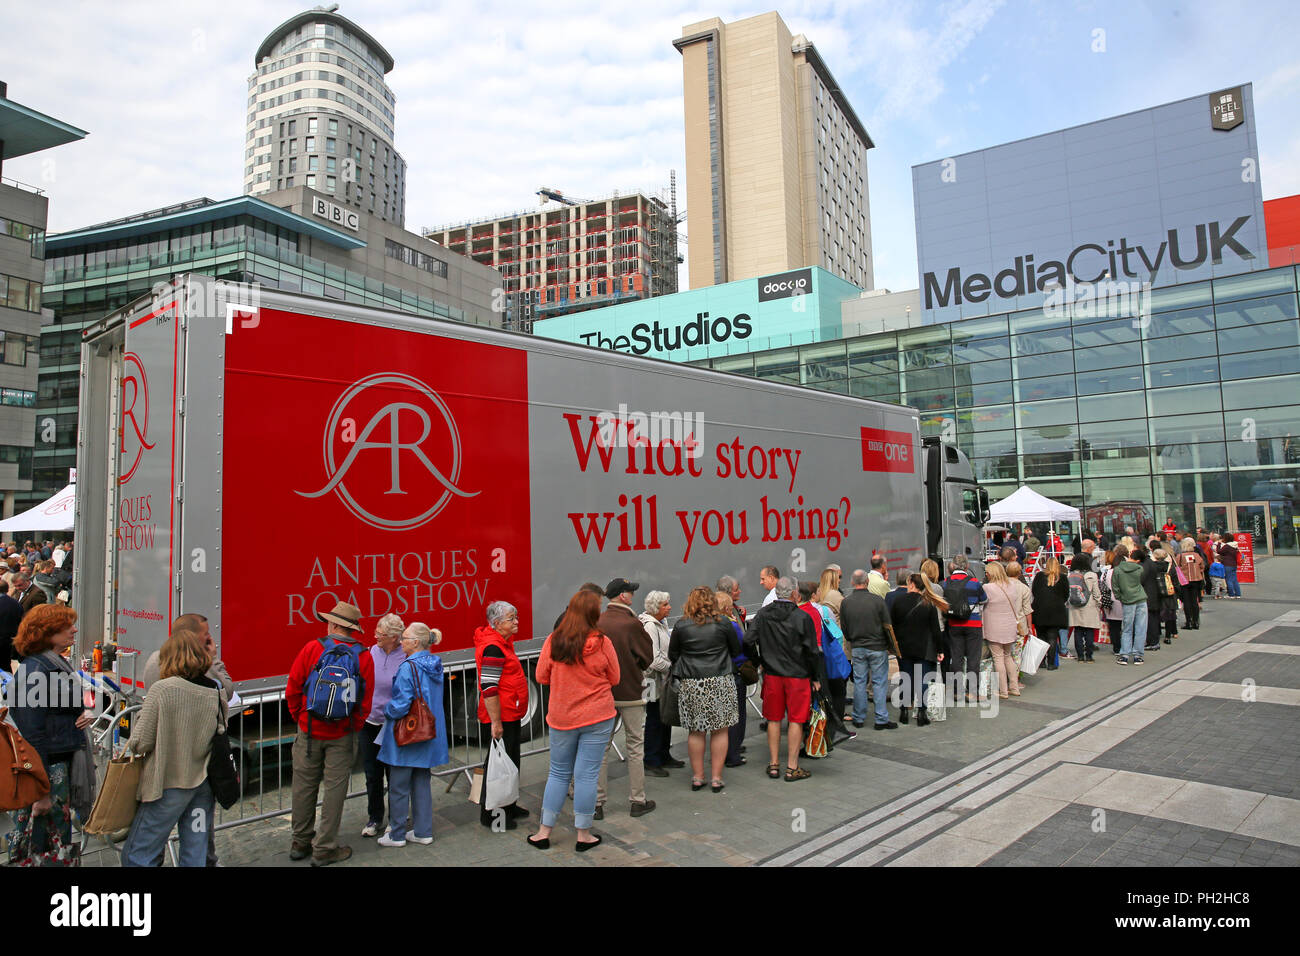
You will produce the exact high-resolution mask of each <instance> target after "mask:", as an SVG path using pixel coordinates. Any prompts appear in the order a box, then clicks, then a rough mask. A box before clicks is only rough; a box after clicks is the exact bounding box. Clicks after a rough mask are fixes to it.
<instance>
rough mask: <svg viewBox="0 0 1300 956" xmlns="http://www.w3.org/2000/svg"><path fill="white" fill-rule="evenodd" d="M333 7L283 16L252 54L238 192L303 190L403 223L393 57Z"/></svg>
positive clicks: (256, 193) (403, 165) (402, 169)
mask: <svg viewBox="0 0 1300 956" xmlns="http://www.w3.org/2000/svg"><path fill="white" fill-rule="evenodd" d="M337 9H338V4H337V3H336V4H333V5H332V6H330V7H328V8H326V7H315V8H314V9H311V10H308V11H306V12H305V13H300V14H298V15H297V16H294V17H290V18H289V19H288V20H286V21H285V22H284V23H282V24H280V25H279V26H278V27H276V28H275V29H274V30H272V31H271V32H270V33H269V34H267V37H266V39H265V40H263V41H262V45H261V46H260V47H258V48H257V55H256V57H255V62H256V64H257V70H256V72H255V73H253V75H252V76H250V77H249V78H248V129H247V143H246V149H245V150H244V163H245V165H244V193H245V194H247V195H250V196H261V195H263V194H265V193H268V192H272V191H278V190H281V189H293V188H294V187H296V186H306V187H308V188H309V189H315V190H317V191H318V192H322V193H325V194H327V195H329V196H331V197H332V198H334V200H335V201H336V202H341V203H346V204H347V205H348V206H349V207H351V208H353V209H356V210H358V211H362V212H365V213H367V214H369V215H371V216H375V217H377V218H379V219H382V220H384V221H385V222H391V223H395V224H396V225H399V226H400V225H403V223H404V222H405V220H406V160H404V159H402V157H401V154H400V153H398V152H397V147H396V146H395V145H394V143H393V125H394V118H393V112H394V110H395V108H396V102H397V101H396V98H395V97H394V96H393V91H392V90H390V89H389V88H388V84H387V83H386V82H384V76H385V74H387V73H388V72H389V71H390V70H392V68H393V58H392V56H391V55H390V54H389V52H388V51H387V50H385V49H384V48H383V47H382V46H381V45H380V44H379V42H378V41H377V40H375V38H374V37H372V36H371V35H370V34H368V33H367V32H366V31H365V30H363V29H361V27H359V26H357V25H356V24H355V23H353V22H352V21H351V20H348V19H346V18H344V17H341V16H339V15H338V14H337V13H336V12H335V11H336V10H337Z"/></svg>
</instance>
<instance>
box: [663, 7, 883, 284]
mask: <svg viewBox="0 0 1300 956" xmlns="http://www.w3.org/2000/svg"><path fill="white" fill-rule="evenodd" d="M673 46H675V47H676V48H677V50H678V51H679V52H680V53H681V54H682V73H683V81H684V87H685V111H686V209H687V230H686V231H687V235H689V236H690V241H691V246H690V248H691V255H690V284H691V288H693V289H698V288H700V287H702V286H708V285H716V284H720V283H723V282H732V281H735V280H738V279H750V278H754V277H756V276H762V275H769V274H772V273H780V272H783V271H786V270H790V269H798V268H804V267H808V266H820V267H821V268H823V269H826V270H827V271H828V272H831V273H833V274H835V275H837V276H839V277H841V278H842V279H846V280H848V281H849V282H852V283H853V284H854V285H857V286H858V287H859V288H863V289H870V288H872V287H873V284H874V279H873V276H872V268H873V259H872V257H871V217H870V211H869V205H868V200H867V150H869V149H871V147H872V146H873V145H874V144H873V143H872V142H871V137H870V136H868V135H867V130H866V128H865V127H864V126H863V125H862V121H861V120H859V119H858V117H857V114H856V113H854V112H853V107H852V106H850V105H849V102H848V100H847V99H846V98H845V96H844V92H843V91H842V90H841V89H840V86H839V84H838V83H837V82H836V81H835V77H834V76H832V75H831V72H830V70H829V69H827V67H826V64H825V63H824V62H823V61H822V58H821V56H820V55H819V54H818V53H817V50H816V48H815V47H814V46H813V45H812V44H811V43H809V42H808V39H807V38H806V37H805V36H803V35H802V34H800V35H797V36H793V35H791V33H790V30H789V28H788V27H787V26H786V25H785V23H784V22H783V21H782V19H781V17H780V15H779V14H777V13H775V12H773V13H764V14H761V15H759V16H756V17H750V18H749V19H747V20H738V21H736V22H735V23H723V22H722V21H721V20H719V19H717V18H716V17H715V18H713V19H711V20H705V21H703V22H701V23H693V24H691V25H689V26H687V27H685V28H683V30H682V35H681V37H680V38H679V39H677V40H674V41H673Z"/></svg>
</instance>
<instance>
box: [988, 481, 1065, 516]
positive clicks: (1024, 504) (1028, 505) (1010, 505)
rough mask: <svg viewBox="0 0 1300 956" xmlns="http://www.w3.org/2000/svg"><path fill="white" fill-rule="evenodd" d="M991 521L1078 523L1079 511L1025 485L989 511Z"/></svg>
mask: <svg viewBox="0 0 1300 956" xmlns="http://www.w3.org/2000/svg"><path fill="white" fill-rule="evenodd" d="M989 520H990V521H997V522H1000V523H1002V524H1006V523H1008V522H1011V521H1078V520H1079V509H1078V508H1071V507H1070V506H1069V505H1063V504H1061V503H1060V502H1059V501H1053V500H1052V499H1051V498H1045V497H1044V496H1042V495H1040V494H1039V493H1038V492H1036V491H1034V489H1033V488H1030V487H1029V486H1028V485H1024V486H1022V487H1021V488H1018V489H1017V490H1016V491H1015V492H1014V493H1013V494H1011V495H1009V496H1008V497H1006V498H1003V499H1002V500H1001V501H999V502H998V503H997V504H995V505H993V507H992V508H991V509H989Z"/></svg>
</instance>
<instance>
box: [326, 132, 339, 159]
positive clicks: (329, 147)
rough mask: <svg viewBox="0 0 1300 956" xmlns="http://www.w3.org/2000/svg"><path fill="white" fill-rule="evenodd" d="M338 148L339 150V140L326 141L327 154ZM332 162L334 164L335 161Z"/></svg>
mask: <svg viewBox="0 0 1300 956" xmlns="http://www.w3.org/2000/svg"><path fill="white" fill-rule="evenodd" d="M337 148H338V140H336V139H328V138H327V139H326V140H325V152H327V153H332V152H334V151H335V150H336V149H337ZM330 162H333V160H330Z"/></svg>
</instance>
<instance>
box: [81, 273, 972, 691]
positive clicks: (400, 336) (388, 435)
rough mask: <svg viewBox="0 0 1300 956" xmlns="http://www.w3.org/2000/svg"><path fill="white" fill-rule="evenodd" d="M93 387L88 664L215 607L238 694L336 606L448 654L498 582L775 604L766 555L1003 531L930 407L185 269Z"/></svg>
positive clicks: (89, 384)
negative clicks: (419, 633) (706, 593)
mask: <svg viewBox="0 0 1300 956" xmlns="http://www.w3.org/2000/svg"><path fill="white" fill-rule="evenodd" d="M81 379H82V381H81V386H82V388H81V407H80V438H79V452H78V460H77V466H78V483H77V489H78V493H77V505H76V508H77V515H76V541H77V548H76V551H75V555H76V558H75V560H76V564H77V566H76V576H77V587H76V598H75V602H76V607H77V610H78V611H79V613H80V615H81V625H80V626H81V631H80V637H81V641H82V648H81V650H82V653H83V654H88V653H89V651H88V649H89V648H90V647H92V646H93V644H94V642H96V641H104V642H105V643H106V644H107V643H116V644H118V645H119V646H120V647H121V648H123V649H135V650H138V651H139V652H140V654H141V657H140V660H141V661H143V659H144V658H145V657H146V656H147V655H148V654H149V653H151V652H152V651H153V650H155V649H157V648H158V647H159V646H160V645H161V643H162V641H163V640H165V638H166V636H167V633H168V624H169V622H170V621H171V620H172V619H173V618H174V617H176V616H178V615H179V614H181V613H183V612H199V613H202V614H205V615H206V616H207V617H208V619H209V621H210V625H211V629H212V632H213V634H214V635H215V638H216V640H217V643H218V646H219V649H220V653H221V657H222V658H223V660H224V661H225V662H226V665H227V667H228V668H229V670H230V673H231V675H232V676H233V677H234V679H235V681H236V683H237V686H238V687H239V689H240V690H241V692H243V693H245V694H246V695H247V694H253V693H256V692H259V691H272V690H275V689H277V688H279V687H281V686H282V685H283V682H284V679H285V675H286V674H287V672H288V669H289V665H290V663H291V662H292V660H293V658H294V655H295V654H296V653H297V651H298V649H299V648H300V647H301V646H302V645H303V644H304V643H305V642H306V641H308V640H310V639H312V638H314V637H317V636H319V635H320V634H321V633H322V625H321V624H320V622H319V621H318V620H317V618H316V614H317V612H320V611H327V610H329V609H330V608H331V607H332V606H333V605H334V603H335V602H336V601H346V602H348V603H351V604H354V605H356V606H357V607H359V608H360V609H361V613H362V615H363V618H364V621H363V626H364V627H365V628H366V629H367V632H370V631H371V630H372V629H373V626H374V623H375V621H376V620H377V619H378V618H379V617H380V616H381V615H383V614H385V613H387V612H389V611H394V612H396V613H397V614H399V615H401V617H402V618H403V619H404V620H405V621H407V622H408V623H409V622H411V621H423V622H425V623H427V624H429V625H431V626H435V627H438V628H440V629H441V630H442V632H443V634H444V635H445V640H444V643H443V644H442V646H441V647H440V648H439V652H440V653H442V654H443V656H444V660H445V661H447V662H448V663H455V662H456V661H457V660H458V656H459V659H461V660H464V659H472V651H471V650H468V648H470V647H471V635H472V633H473V630H474V628H475V627H476V626H478V625H480V624H482V623H484V608H485V607H486V605H487V604H488V603H489V602H491V601H495V600H506V601H510V602H511V603H512V604H515V605H516V606H517V607H518V608H519V612H520V633H521V634H523V635H532V636H535V637H536V636H544V635H545V634H546V633H547V632H548V631H549V630H550V627H551V623H552V622H553V621H554V620H555V617H556V615H557V614H558V613H559V612H560V611H561V610H563V608H564V607H565V604H566V602H567V601H568V598H569V597H570V595H571V594H572V593H573V591H574V590H575V589H576V588H577V587H578V585H580V584H581V583H582V582H584V581H589V580H590V581H596V582H599V583H601V584H602V585H603V584H604V583H605V582H607V581H609V580H610V579H611V578H614V577H618V576H622V577H626V578H628V579H629V580H633V581H637V582H641V585H642V587H643V588H644V589H647V590H648V589H651V588H654V589H662V590H667V591H669V592H671V593H672V594H673V596H674V598H675V601H674V603H676V604H678V605H679V606H680V605H681V604H683V603H684V598H685V595H686V593H687V592H688V591H689V590H690V588H691V587H693V586H696V585H699V584H710V585H712V584H713V583H714V582H716V581H717V579H718V577H719V576H720V575H724V574H728V575H732V576H734V577H736V578H737V579H739V580H740V581H741V582H742V585H743V587H745V588H746V589H747V591H748V593H749V594H750V595H751V597H752V598H753V600H752V602H751V603H753V604H755V605H756V604H757V603H759V601H760V600H761V598H760V597H759V596H758V595H757V594H756V593H755V589H756V588H757V581H758V572H759V570H760V568H762V567H763V566H764V565H776V566H777V567H778V568H780V569H781V571H782V573H786V574H791V575H792V576H793V577H795V578H800V579H807V578H815V577H817V576H818V574H819V573H820V571H821V570H822V568H824V567H825V566H826V565H827V564H828V563H832V562H834V563H837V564H839V565H841V566H842V567H843V568H844V569H845V570H846V571H848V570H851V569H853V568H856V567H862V566H865V565H866V564H867V562H868V561H869V559H870V557H871V555H872V554H873V553H876V552H879V553H882V554H884V555H885V556H886V558H887V560H888V565H889V568H890V569H891V570H892V569H894V568H898V567H904V566H906V567H916V566H917V565H918V564H919V563H920V561H921V560H922V559H923V558H924V557H925V556H926V555H928V554H931V555H934V556H937V557H951V555H953V554H954V553H974V554H977V555H978V554H979V553H980V550H981V549H982V547H983V543H982V537H981V534H980V526H981V524H982V523H983V520H984V518H985V513H986V511H987V497H986V496H985V495H984V494H983V492H982V489H980V487H979V486H978V485H977V484H976V483H975V481H974V479H973V476H972V472H971V468H970V463H969V462H968V461H967V459H966V457H965V455H963V454H962V453H961V452H960V451H958V450H957V449H956V448H954V447H951V446H946V445H943V444H941V443H939V442H938V441H934V440H926V441H922V439H921V435H920V430H919V425H918V417H917V412H916V411H915V410H914V409H912V408H906V407H902V406H898V405H890V404H885V403H882V402H874V401H868V400H865V399H859V398H852V397H848V396H844V395H835V394H830V393H827V392H821V391H815V390H812V389H807V388H801V387H798V386H791V385H785V384H777V383H771V382H764V381H760V380H756V379H753V378H748V377H743V376H739V375H732V374H727V373H722V372H714V371H711V370H706V369H699V368H692V367H688V366H684V365H678V364H672V363H668V362H662V361H658V360H653V359H645V358H637V357H633V356H627V355H622V354H618V353H614V352H610V351H606V350H601V349H596V348H589V347H586V346H581V345H571V344H566V343H561V342H555V341H551V340H548V339H541V338H535V337H533V336H529V335H523V334H516V333H510V332H503V331H500V330H497V329H492V328H483V327H476V326H469V325H463V324H458V323H453V322H442V321H435V320H429V319H423V318H417V317H413V316H409V315H403V314H399V313H394V312H387V311H383V310H380V309H373V308H365V307H359V306H355V305H349V304H345V303H342V302H337V301H334V300H327V299H320V298H314V297H310V296H306V295H300V294H291V293H281V292H273V291H268V290H265V289H252V288H250V287H247V286H240V285H235V284H231V283H225V282H219V281H216V280H213V279H210V278H207V277H202V276H182V277H179V278H177V279H176V280H175V281H174V282H173V283H172V284H171V285H170V286H169V287H168V288H167V289H166V290H165V292H164V293H161V294H160V293H158V292H156V293H155V294H154V295H151V296H149V297H148V298H147V299H144V300H142V301H139V302H137V303H135V304H133V305H131V306H129V307H126V308H124V309H122V310H120V311H118V312H116V313H114V314H112V315H110V316H108V317H106V318H105V319H104V320H102V321H101V322H99V323H97V324H96V325H95V326H93V327H91V328H90V329H88V330H87V331H86V333H85V337H84V342H83V346H82V370H81ZM642 593H644V591H643V592H642Z"/></svg>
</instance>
